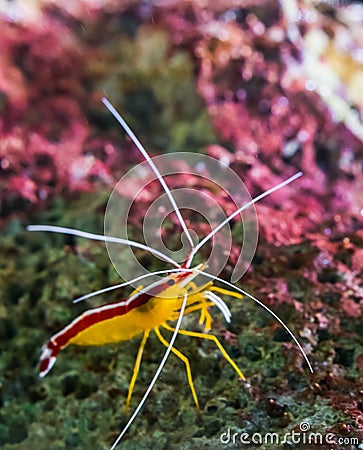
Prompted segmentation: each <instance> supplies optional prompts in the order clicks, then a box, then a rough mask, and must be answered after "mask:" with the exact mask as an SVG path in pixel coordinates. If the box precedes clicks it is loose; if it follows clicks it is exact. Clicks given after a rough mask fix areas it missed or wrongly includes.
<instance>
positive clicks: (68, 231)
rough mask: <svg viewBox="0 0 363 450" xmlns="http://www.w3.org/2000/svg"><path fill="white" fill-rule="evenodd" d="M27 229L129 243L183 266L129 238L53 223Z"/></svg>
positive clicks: (175, 264)
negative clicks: (59, 225) (54, 224)
mask: <svg viewBox="0 0 363 450" xmlns="http://www.w3.org/2000/svg"><path fill="white" fill-rule="evenodd" d="M26 229H27V230H28V231H46V232H51V233H62V234H70V235H72V236H78V237H83V238H86V239H92V240H94V241H103V242H111V243H114V244H123V245H129V246H130V247H136V248H140V249H142V250H145V251H147V252H149V253H151V254H152V255H154V256H158V257H159V258H161V259H163V260H164V261H167V262H168V263H170V264H173V266H175V267H181V266H180V264H178V263H177V262H176V261H174V260H173V259H172V258H170V257H169V256H167V255H165V254H164V253H162V252H159V250H156V249H154V248H152V247H149V246H148V245H144V244H141V243H140V242H136V241H130V240H129V239H122V238H118V237H113V236H106V235H103V234H93V233H88V232H87V231H81V230H76V229H74V228H66V227H57V226H53V225H28V226H27V227H26Z"/></svg>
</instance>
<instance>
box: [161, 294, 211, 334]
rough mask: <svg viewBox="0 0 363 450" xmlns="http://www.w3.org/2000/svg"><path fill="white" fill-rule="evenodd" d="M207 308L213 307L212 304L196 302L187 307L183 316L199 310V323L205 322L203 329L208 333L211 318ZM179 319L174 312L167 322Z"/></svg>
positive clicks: (202, 301)
mask: <svg viewBox="0 0 363 450" xmlns="http://www.w3.org/2000/svg"><path fill="white" fill-rule="evenodd" d="M208 306H215V304H214V303H213V302H209V301H206V300H204V299H202V300H198V303H197V304H192V306H189V307H188V308H186V309H185V311H184V315H187V314H190V313H191V312H194V311H198V310H200V318H199V323H200V324H203V323H204V322H205V329H206V330H207V331H208V330H210V329H211V328H212V317H211V315H210V314H209V312H208V309H207V308H208ZM178 317H179V313H178V312H176V313H175V314H174V315H172V316H171V317H170V318H169V319H168V320H177V318H178Z"/></svg>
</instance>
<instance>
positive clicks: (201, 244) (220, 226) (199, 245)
mask: <svg viewBox="0 0 363 450" xmlns="http://www.w3.org/2000/svg"><path fill="white" fill-rule="evenodd" d="M302 174H303V173H302V172H298V173H296V174H295V175H293V176H292V177H290V178H288V179H287V180H285V181H283V182H282V183H280V184H278V185H276V186H274V187H272V188H271V189H268V190H267V191H265V192H263V193H262V194H260V195H258V196H257V197H255V198H254V199H252V200H251V201H249V202H247V203H246V204H245V205H243V206H241V208H239V209H237V211H235V212H234V213H232V214H231V215H229V216H228V217H227V218H226V219H225V220H223V222H221V223H220V224H219V225H217V226H216V227H215V228H214V230H212V231H211V232H210V233H209V234H207V236H206V237H205V238H203V239H202V240H201V241H200V242H199V244H198V245H197V246H196V247H195V248H194V249H193V250H192V252H191V257H192V258H193V257H194V256H195V254H196V253H197V252H198V251H199V249H200V248H201V247H203V245H204V244H205V243H206V242H208V241H209V240H210V239H211V238H212V237H213V236H214V235H215V234H216V233H218V231H219V230H220V229H221V228H223V227H224V226H225V225H226V224H227V223H228V222H230V221H231V220H232V219H233V218H234V217H236V216H237V215H238V214H240V213H241V212H242V211H244V210H245V209H247V208H249V207H250V206H251V205H253V204H254V203H257V202H258V201H259V200H261V199H263V198H264V197H267V196H268V195H270V194H272V193H273V192H275V191H278V190H279V189H281V188H283V187H284V186H286V185H287V184H290V183H292V182H293V181H294V180H296V179H297V178H299V177H301V175H302Z"/></svg>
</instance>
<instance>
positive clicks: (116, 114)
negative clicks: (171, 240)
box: [102, 97, 194, 249]
mask: <svg viewBox="0 0 363 450" xmlns="http://www.w3.org/2000/svg"><path fill="white" fill-rule="evenodd" d="M102 103H103V104H104V105H105V106H106V108H107V109H108V110H109V111H110V113H111V114H112V115H113V117H114V118H115V119H116V120H117V122H118V123H119V124H120V125H121V126H122V128H123V129H124V130H125V131H126V133H127V134H128V135H129V137H130V138H131V140H132V142H133V143H134V144H135V145H136V147H137V148H138V150H139V151H140V153H141V154H142V155H143V157H144V158H145V160H146V162H147V163H148V164H149V166H150V168H151V169H152V171H153V172H154V173H155V175H156V176H157V178H158V180H159V182H160V184H161V186H162V187H163V189H164V191H165V193H166V195H167V196H168V198H169V201H170V203H171V205H172V207H173V209H174V212H175V214H176V215H177V217H178V220H179V223H180V225H181V227H182V228H183V231H184V233H185V236H186V237H187V239H188V241H189V244H190V246H191V248H192V249H193V248H194V243H193V239H192V237H191V235H190V233H189V231H188V228H187V226H186V224H185V222H184V219H183V216H182V215H181V213H180V211H179V208H178V205H177V204H176V201H175V199H174V197H173V195H172V193H171V192H170V189H169V187H168V185H167V184H166V183H165V180H164V178H163V177H162V175H161V173H160V172H159V169H158V168H157V167H156V166H155V164H154V162H153V160H152V159H151V158H150V156H149V154H148V153H147V151H146V150H145V148H144V147H143V145H142V144H141V142H140V141H139V139H138V138H137V137H136V136H135V134H134V132H133V131H132V130H131V128H130V127H129V126H128V125H127V123H126V122H125V120H124V119H123V118H122V117H121V115H120V113H119V112H118V111H117V110H116V109H115V108H114V106H113V105H112V104H111V103H110V102H109V101H108V100H107V98H106V97H103V98H102Z"/></svg>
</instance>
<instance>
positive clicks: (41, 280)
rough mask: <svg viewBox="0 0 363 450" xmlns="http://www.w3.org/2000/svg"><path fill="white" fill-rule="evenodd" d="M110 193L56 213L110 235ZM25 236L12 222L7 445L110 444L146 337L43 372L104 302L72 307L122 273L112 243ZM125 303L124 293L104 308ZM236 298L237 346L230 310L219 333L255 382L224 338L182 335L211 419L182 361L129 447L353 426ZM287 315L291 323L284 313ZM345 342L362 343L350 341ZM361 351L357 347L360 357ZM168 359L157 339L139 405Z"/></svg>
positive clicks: (85, 351)
mask: <svg viewBox="0 0 363 450" xmlns="http://www.w3.org/2000/svg"><path fill="white" fill-rule="evenodd" d="M105 197H106V195H99V196H98V200H97V201H94V203H91V198H92V195H90V194H84V195H81V196H79V198H78V199H77V200H76V201H72V202H69V201H67V202H56V203H55V205H54V210H53V211H50V212H49V211H48V213H47V214H46V215H47V216H48V217H49V216H53V217H59V216H61V217H62V224H65V225H70V224H73V226H78V227H81V228H83V229H84V228H87V229H88V230H89V231H92V232H100V231H101V230H100V228H98V227H99V226H100V225H101V224H102V213H101V211H102V207H101V206H102V205H104V199H105ZM82 205H83V206H82ZM90 205H92V208H90ZM86 206H87V220H86V219H85V208H86ZM32 220H34V221H36V222H37V223H41V222H44V220H45V217H44V214H40V215H34V216H33V217H32ZM86 222H87V224H88V227H86ZM21 229H22V227H21V226H20V225H19V221H16V223H12V222H9V226H8V230H9V232H8V233H5V235H4V238H3V239H2V241H1V243H0V248H1V253H2V255H3V258H2V266H1V275H2V276H1V296H2V298H3V299H4V301H3V303H2V307H1V322H0V324H1V325H0V330H1V331H2V337H3V339H2V342H1V344H0V345H1V359H0V368H1V373H2V386H1V409H0V416H1V427H0V442H1V446H2V448H4V450H14V449H15V448H16V449H20V450H26V449H30V448H34V446H36V448H39V449H40V450H42V449H48V450H49V449H50V450H56V449H59V450H60V449H62V450H63V449H80V450H81V449H88V448H101V449H106V448H109V445H110V443H111V442H112V441H113V440H114V439H115V438H116V436H117V433H118V431H119V430H120V429H122V427H123V425H125V423H126V421H127V416H126V414H125V411H124V401H125V397H126V395H127V389H128V384H129V380H130V376H131V373H132V369H133V363H134V357H135V355H136V352H137V347H138V339H135V340H133V341H131V342H126V343H122V344H120V345H110V346H105V347H93V348H92V347H90V348H82V347H70V348H67V349H66V350H64V351H63V352H61V354H60V355H59V357H58V360H57V363H56V365H55V367H54V368H53V369H52V371H51V372H50V373H49V375H47V377H46V378H44V379H39V378H38V377H37V371H38V368H37V360H38V355H39V352H40V348H41V346H42V344H43V343H44V342H45V341H46V340H47V339H48V338H49V337H50V336H51V335H52V334H53V333H54V332H56V331H58V330H59V329H60V328H62V327H63V326H64V325H66V324H67V323H68V322H69V321H70V320H71V319H72V318H74V317H76V316H77V315H78V314H79V313H80V312H81V311H82V310H83V309H84V308H85V307H87V306H90V305H91V304H93V303H92V302H88V303H87V305H83V306H82V305H72V303H71V300H72V299H73V298H74V297H76V296H79V295H82V294H84V293H86V292H89V291H90V290H93V289H99V288H101V287H103V286H105V285H109V284H112V283H113V282H115V281H116V278H117V276H115V275H114V274H113V275H111V273H112V271H113V269H112V268H111V266H110V262H109V260H108V256H107V252H106V250H105V249H104V248H103V246H102V244H99V243H94V242H87V241H85V240H82V239H77V242H68V241H67V237H65V236H53V235H50V234H41V233H27V232H25V231H24V229H23V230H22V231H20V232H19V230H21ZM14 230H15V232H14ZM120 251H122V250H120ZM245 287H246V288H247V286H245ZM122 295H125V294H124V292H122ZM119 296H120V293H112V294H110V295H109V296H107V298H105V297H103V298H102V299H101V301H106V300H107V301H111V300H115V299H117V298H119ZM98 301H100V300H98ZM229 303H230V305H231V310H232V313H233V324H232V329H233V331H234V332H237V333H238V336H237V339H232V340H231V341H228V340H226V339H225V338H224V337H225V336H226V335H225V331H226V330H225V328H224V325H223V322H222V317H221V316H220V315H219V314H217V315H216V321H215V333H216V334H217V335H218V336H219V337H220V339H221V340H222V341H223V342H224V345H225V347H226V349H227V351H228V352H229V353H230V354H231V356H232V357H233V358H234V359H235V361H236V362H237V363H238V364H239V366H240V367H241V368H242V369H243V371H244V373H245V374H246V376H247V377H248V380H249V385H244V383H241V382H240V381H239V380H238V379H237V378H236V375H235V373H234V371H233V369H232V368H231V367H230V366H229V365H228V364H227V363H226V362H225V361H224V360H223V358H222V357H221V355H220V354H219V352H218V350H217V349H216V348H215V347H214V345H213V344H212V343H209V342H204V341H199V340H196V339H190V338H187V337H185V336H180V337H179V338H178V348H179V349H180V350H181V351H183V352H184V353H185V354H186V355H188V357H189V358H190V361H191V366H192V371H193V376H194V381H195V386H196V389H197V392H198V397H199V400H200V403H201V407H202V412H201V414H200V415H198V414H197V413H196V410H195V407H194V404H193V400H192V397H191V394H190V391H189V387H188V384H187V381H186V376H185V373H184V367H183V364H182V363H181V362H180V361H178V360H176V359H175V358H174V357H170V359H169V361H168V363H167V365H166V367H165V369H164V371H163V373H162V375H161V377H160V379H159V380H158V382H157V385H156V386H155V389H154V391H153V392H152V394H151V395H150V398H149V400H148V402H147V403H146V405H145V407H144V409H143V411H142V413H141V414H140V416H139V417H138V418H137V420H136V422H135V426H134V427H132V428H131V430H130V432H129V433H128V435H127V436H126V438H125V441H124V443H123V444H121V446H120V448H127V449H144V448H150V447H151V446H152V447H155V448H158V449H159V448H160V449H174V448H175V449H176V448H183V449H195V448H208V449H220V448H233V447H230V446H229V445H226V446H224V444H223V445H222V443H221V440H220V436H221V434H222V433H224V432H226V430H228V428H230V429H231V430H232V429H233V430H235V432H237V433H241V432H242V431H244V432H249V433H263V432H264V431H266V430H269V431H271V432H277V433H280V434H283V433H285V432H287V431H288V430H289V429H291V427H293V426H295V425H297V426H298V424H299V423H300V422H302V421H304V420H307V421H309V423H310V424H311V427H312V429H314V430H315V431H320V432H325V431H326V430H328V429H330V428H331V427H333V426H334V425H336V424H339V423H342V422H347V420H348V421H349V419H348V418H347V416H346V415H344V414H343V413H342V412H340V411H339V410H337V409H336V408H335V407H334V406H333V404H332V402H331V400H329V399H326V398H323V397H320V396H319V395H318V396H316V395H315V394H313V391H312V389H311V383H312V380H311V378H310V377H309V374H308V373H307V371H305V369H304V370H301V369H300V368H297V367H295V365H294V363H293V360H294V358H293V359H291V352H292V353H293V355H295V357H296V355H297V351H296V350H295V349H294V348H292V347H291V344H290V343H289V342H288V340H285V339H283V338H281V336H280V335H279V334H277V335H276V333H275V337H274V334H273V333H272V334H271V330H270V327H271V320H270V319H269V318H267V317H264V315H265V313H263V312H262V313H261V311H260V310H259V309H257V308H256V307H255V305H253V304H251V303H249V302H248V301H247V300H242V301H240V300H238V301H236V300H233V301H232V302H229ZM279 312H280V313H281V312H282V315H283V316H284V313H283V311H282V310H281V308H280V311H279ZM290 312H291V311H290ZM287 315H288V314H287V313H286V316H287ZM290 320H291V318H290ZM196 322H197V320H196V318H195V321H194V320H192V318H191V317H188V320H187V324H188V327H190V328H194V329H198V327H197V325H196ZM233 327H234V328H233ZM256 327H259V331H256ZM286 344H287V345H288V347H287V348H286V347H285V345H286ZM325 345H326V347H327V348H326V350H324V349H323V347H321V348H318V350H317V351H318V352H323V353H324V352H325V351H328V350H329V342H328V341H325ZM337 345H338V344H337V343H335V346H337ZM339 345H340V347H341V348H342V349H344V348H347V349H348V350H349V349H350V348H351V346H349V341H346V340H345V339H344V338H342V339H341V340H340V342H339ZM361 350H362V349H361V348H360V349H357V350H356V354H357V355H358V354H359V353H360V352H361ZM163 352H164V349H163V348H162V347H161V346H160V344H159V343H158V341H157V339H156V338H155V337H152V338H151V339H150V342H148V345H147V348H146V350H145V355H144V359H143V363H142V365H141V370H140V375H139V378H138V382H137V385H136V388H135V392H134V397H133V401H132V406H133V407H135V405H136V404H137V401H138V399H140V397H141V396H142V394H143V392H144V390H145V389H146V386H147V384H148V382H149V381H150V379H151V377H152V375H153V373H154V372H155V370H156V368H157V365H158V363H159V361H160V359H161V357H162V355H163ZM352 358H353V357H352ZM353 360H354V358H353ZM348 362H350V363H351V361H350V360H349V361H348ZM340 363H342V361H340ZM347 369H349V376H350V377H351V380H352V381H351V382H352V383H354V380H355V379H356V377H357V376H358V374H357V372H356V368H354V364H353V363H352V364H349V367H348V368H347ZM347 376H348V373H347ZM268 398H274V399H275V400H276V401H277V402H278V404H279V405H281V408H283V414H282V416H280V417H271V416H270V415H269V410H268V408H267V407H266V400H267V399H268ZM95 442H97V445H96V447H95ZM260 448H265V447H264V446H261V447H260ZM266 448H274V447H271V446H270V447H266ZM276 448H278V447H276ZM297 448H298V447H297Z"/></svg>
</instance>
